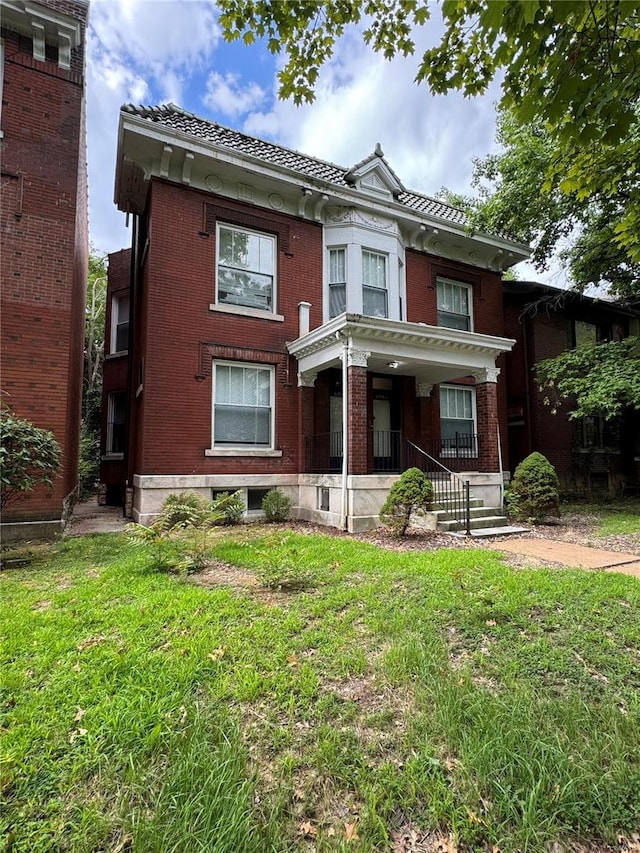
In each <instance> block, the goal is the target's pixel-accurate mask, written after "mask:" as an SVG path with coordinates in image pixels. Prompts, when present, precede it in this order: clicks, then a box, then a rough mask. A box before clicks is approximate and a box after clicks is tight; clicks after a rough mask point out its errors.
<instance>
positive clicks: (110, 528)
mask: <svg viewBox="0 0 640 853" xmlns="http://www.w3.org/2000/svg"><path fill="white" fill-rule="evenodd" d="M129 521H130V519H128V518H123V517H122V508H121V507H116V506H98V504H97V503H96V501H95V500H93V501H87V502H86V503H80V504H76V505H75V506H74V508H73V515H72V516H71V522H70V523H69V526H68V527H67V530H66V535H67V536H84V535H85V534H87V533H121V532H122V531H123V530H124V526H125V524H127V523H128V522H129Z"/></svg>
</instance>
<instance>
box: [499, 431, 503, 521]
mask: <svg viewBox="0 0 640 853" xmlns="http://www.w3.org/2000/svg"><path fill="white" fill-rule="evenodd" d="M498 470H499V472H500V509H502V507H503V506H504V471H503V469H502V442H501V441H500V421H499V420H498Z"/></svg>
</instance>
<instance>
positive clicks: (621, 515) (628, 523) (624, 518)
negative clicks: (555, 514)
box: [562, 498, 640, 536]
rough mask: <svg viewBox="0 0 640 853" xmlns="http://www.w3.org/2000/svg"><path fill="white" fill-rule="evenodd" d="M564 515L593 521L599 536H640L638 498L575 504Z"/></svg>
mask: <svg viewBox="0 0 640 853" xmlns="http://www.w3.org/2000/svg"><path fill="white" fill-rule="evenodd" d="M562 514H563V515H566V514H569V515H580V516H581V517H587V518H590V519H593V521H594V522H595V527H596V533H597V535H598V536H617V535H619V534H623V535H629V534H637V535H640V501H639V500H638V499H637V498H636V499H633V498H627V499H625V500H616V501H609V502H600V503H573V504H566V505H564V506H563V507H562Z"/></svg>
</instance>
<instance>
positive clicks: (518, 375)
mask: <svg viewBox="0 0 640 853" xmlns="http://www.w3.org/2000/svg"><path fill="white" fill-rule="evenodd" d="M639 317H640V314H638V313H637V312H635V311H632V310H629V309H627V308H624V307H623V306H621V305H619V304H616V303H611V302H606V301H603V300H601V299H600V300H597V299H591V298H590V297H588V296H581V295H580V294H577V293H574V292H572V291H561V290H558V289H557V288H553V287H549V286H548V285H544V284H539V283H537V282H525V281H513V282H505V283H504V329H505V334H507V335H508V336H509V337H512V338H515V340H516V345H515V346H514V348H513V350H512V351H511V352H510V353H509V354H508V355H507V356H506V386H507V405H508V419H509V462H510V468H511V471H513V470H514V469H515V466H516V465H517V464H518V463H519V462H521V461H522V459H524V458H525V457H526V456H528V455H529V453H531V452H533V451H534V450H537V451H539V452H540V453H543V454H544V455H545V456H546V457H547V458H548V459H549V460H550V462H551V463H552V464H553V465H554V467H555V468H556V470H557V472H558V476H559V478H560V482H561V486H562V490H563V491H564V492H565V493H566V494H587V493H591V492H593V493H594V494H600V495H603V494H604V495H615V494H619V493H620V491H621V490H622V488H623V486H625V485H628V484H631V483H633V484H637V483H638V480H639V479H640V412H637V411H635V410H628V411H626V412H624V413H623V415H622V416H621V417H620V418H616V419H615V420H610V421H607V420H604V419H603V418H601V417H590V418H583V419H580V420H570V419H569V418H568V417H567V415H568V413H569V410H570V407H569V405H566V406H565V407H564V408H561V409H560V410H559V411H558V412H557V413H556V414H554V413H553V403H552V400H551V396H552V395H550V394H549V391H548V390H545V389H542V390H540V388H539V387H538V384H537V382H536V381H535V374H534V370H533V368H534V367H535V365H536V364H537V363H538V362H540V361H543V360H544V359H546V358H551V357H553V356H556V355H559V354H560V353H561V352H564V351H565V350H567V349H572V348H573V347H575V346H576V345H578V344H581V343H582V344H584V343H595V342H597V341H605V340H614V341H615V340H621V339H622V338H625V337H627V335H629V334H636V335H637V334H639V333H640V323H639ZM545 399H547V401H548V402H546V403H545Z"/></svg>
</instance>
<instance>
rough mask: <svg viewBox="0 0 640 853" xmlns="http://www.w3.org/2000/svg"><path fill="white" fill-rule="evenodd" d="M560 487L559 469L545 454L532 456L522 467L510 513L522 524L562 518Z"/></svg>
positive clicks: (512, 491) (510, 498) (515, 477)
mask: <svg viewBox="0 0 640 853" xmlns="http://www.w3.org/2000/svg"><path fill="white" fill-rule="evenodd" d="M559 489H560V484H559V483H558V475H557V474H556V471H555V468H554V467H553V465H552V464H551V463H550V462H549V460H548V459H547V457H546V456H543V455H542V453H537V452H535V453H532V454H531V455H530V456H527V458H526V459H523V460H522V462H521V463H520V464H519V465H518V467H517V468H516V470H515V473H514V475H513V480H512V481H511V488H510V489H509V494H508V496H507V504H508V506H509V511H510V512H511V514H512V515H514V516H515V517H516V518H517V519H518V520H519V521H531V522H532V523H537V522H539V521H542V520H543V519H544V518H547V517H548V516H553V517H555V518H557V517H558V516H559V515H560V494H559Z"/></svg>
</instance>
